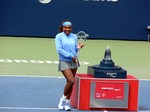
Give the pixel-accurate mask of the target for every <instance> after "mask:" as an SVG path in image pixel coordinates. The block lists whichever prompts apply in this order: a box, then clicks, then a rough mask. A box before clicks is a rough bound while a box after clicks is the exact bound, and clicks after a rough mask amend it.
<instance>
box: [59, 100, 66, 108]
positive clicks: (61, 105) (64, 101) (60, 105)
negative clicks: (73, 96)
mask: <svg viewBox="0 0 150 112" xmlns="http://www.w3.org/2000/svg"><path fill="white" fill-rule="evenodd" d="M65 105H66V100H64V99H62V98H60V101H59V104H58V109H59V110H64V109H65Z"/></svg>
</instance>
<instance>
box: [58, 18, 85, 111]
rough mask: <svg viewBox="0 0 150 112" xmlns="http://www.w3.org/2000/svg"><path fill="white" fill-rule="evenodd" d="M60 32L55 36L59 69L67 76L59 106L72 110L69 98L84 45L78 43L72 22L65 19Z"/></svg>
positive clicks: (62, 108)
mask: <svg viewBox="0 0 150 112" xmlns="http://www.w3.org/2000/svg"><path fill="white" fill-rule="evenodd" d="M59 30H60V33H58V34H57V35H56V37H55V44H56V50H57V52H58V55H59V65H58V71H61V72H62V74H63V75H64V77H65V78H66V85H65V88H64V93H63V95H62V97H61V98H60V101H59V104H58V108H59V109H60V110H66V111H71V107H70V103H69V99H70V96H71V93H72V89H73V84H74V82H75V74H76V71H77V68H78V67H79V62H78V59H77V52H78V50H79V49H81V48H82V47H83V46H84V45H83V44H78V40H77V37H76V36H75V34H73V33H71V32H72V23H71V22H70V21H68V20H65V21H63V22H62V23H61V25H60V27H59Z"/></svg>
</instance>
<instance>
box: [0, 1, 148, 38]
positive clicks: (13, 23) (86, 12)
mask: <svg viewBox="0 0 150 112" xmlns="http://www.w3.org/2000/svg"><path fill="white" fill-rule="evenodd" d="M149 8H150V0H0V35H6V36H7V35H10V36H35V37H37V36H38V37H55V35H56V34H57V33H58V32H59V31H58V27H59V25H60V23H61V21H62V20H66V19H67V20H71V21H72V23H73V32H74V33H77V32H78V31H81V30H83V31H85V32H86V33H88V34H89V35H90V38H98V39H127V40H146V39H147V29H146V27H147V26H148V25H150V14H149Z"/></svg>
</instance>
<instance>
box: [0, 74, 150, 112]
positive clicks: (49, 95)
mask: <svg viewBox="0 0 150 112" xmlns="http://www.w3.org/2000/svg"><path fill="white" fill-rule="evenodd" d="M64 84H65V79H64V78H54V77H17V76H15V77H12V76H0V112H50V111H51V112H57V111H59V110H58V108H57V104H58V101H59V98H60V97H61V96H62V93H63V88H64ZM149 85H150V81H149V80H140V86H139V111H148V110H149V111H150V106H149V104H150V96H149V93H150V86H149ZM72 111H78V112H80V111H79V110H76V109H73V110H72ZM92 112H94V111H92Z"/></svg>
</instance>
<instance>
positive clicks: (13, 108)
mask: <svg viewBox="0 0 150 112" xmlns="http://www.w3.org/2000/svg"><path fill="white" fill-rule="evenodd" d="M0 109H6V110H59V109H58V108H32V107H0ZM71 110H77V109H71Z"/></svg>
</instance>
